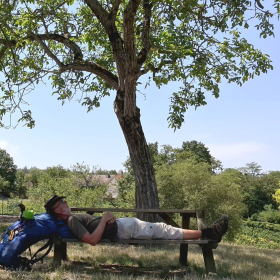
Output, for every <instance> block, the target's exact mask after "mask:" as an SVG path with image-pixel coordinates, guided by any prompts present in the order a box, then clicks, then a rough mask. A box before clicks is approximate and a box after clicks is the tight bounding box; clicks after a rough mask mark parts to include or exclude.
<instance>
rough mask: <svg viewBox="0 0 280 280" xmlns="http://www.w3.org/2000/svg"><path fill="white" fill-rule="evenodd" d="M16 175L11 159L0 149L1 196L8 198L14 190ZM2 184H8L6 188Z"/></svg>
mask: <svg viewBox="0 0 280 280" xmlns="http://www.w3.org/2000/svg"><path fill="white" fill-rule="evenodd" d="M16 173H17V166H16V165H15V164H14V160H13V158H12V157H11V156H10V155H9V154H8V153H7V152H6V151H5V150H3V149H0V177H2V179H3V181H2V185H3V189H2V188H1V189H2V191H1V192H2V193H1V194H3V195H5V196H9V195H10V192H12V191H13V190H14V186H15V180H16ZM4 182H8V186H7V184H6V183H4ZM4 185H5V187H4Z"/></svg>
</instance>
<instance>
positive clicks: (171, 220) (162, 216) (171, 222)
mask: <svg viewBox="0 0 280 280" xmlns="http://www.w3.org/2000/svg"><path fill="white" fill-rule="evenodd" d="M158 215H159V216H160V217H161V218H162V219H163V220H164V221H165V222H166V223H167V224H168V225H171V226H173V227H178V228H179V227H180V226H179V225H178V224H177V223H175V222H174V221H173V219H172V218H171V217H170V216H169V215H168V214H167V213H159V214H158Z"/></svg>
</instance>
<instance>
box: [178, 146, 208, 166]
mask: <svg viewBox="0 0 280 280" xmlns="http://www.w3.org/2000/svg"><path fill="white" fill-rule="evenodd" d="M182 150H183V151H189V152H192V153H193V154H194V155H196V156H197V157H198V159H199V160H200V161H201V162H202V161H203V162H206V163H208V164H210V165H211V164H212V156H211V154H210V151H209V149H208V148H207V147H205V145H204V144H203V143H201V142H197V141H186V142H183V144H182Z"/></svg>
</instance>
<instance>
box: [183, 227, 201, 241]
mask: <svg viewBox="0 0 280 280" xmlns="http://www.w3.org/2000/svg"><path fill="white" fill-rule="evenodd" d="M199 238H202V232H201V230H190V229H183V239H184V240H188V239H199Z"/></svg>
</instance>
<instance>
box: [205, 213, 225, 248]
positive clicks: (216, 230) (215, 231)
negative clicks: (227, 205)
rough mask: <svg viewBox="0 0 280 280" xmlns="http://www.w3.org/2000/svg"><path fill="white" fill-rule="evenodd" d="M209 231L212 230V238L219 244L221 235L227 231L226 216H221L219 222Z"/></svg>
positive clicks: (210, 227)
mask: <svg viewBox="0 0 280 280" xmlns="http://www.w3.org/2000/svg"><path fill="white" fill-rule="evenodd" d="M209 229H211V230H212V238H213V239H214V240H216V241H217V242H218V243H219V242H221V240H222V237H223V235H225V234H226V232H227V230H228V216H227V215H225V214H223V215H222V217H221V219H220V220H217V221H215V222H214V223H213V224H212V225H211V226H209Z"/></svg>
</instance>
